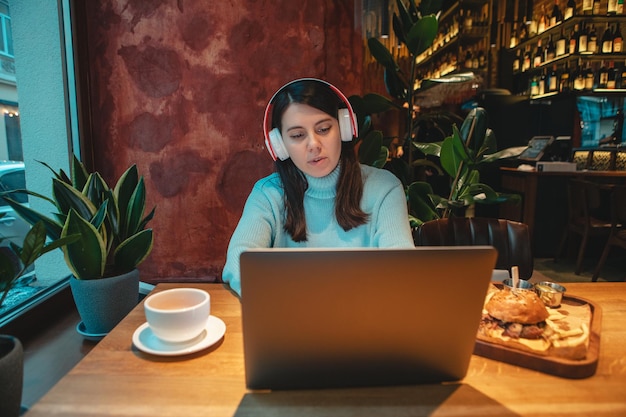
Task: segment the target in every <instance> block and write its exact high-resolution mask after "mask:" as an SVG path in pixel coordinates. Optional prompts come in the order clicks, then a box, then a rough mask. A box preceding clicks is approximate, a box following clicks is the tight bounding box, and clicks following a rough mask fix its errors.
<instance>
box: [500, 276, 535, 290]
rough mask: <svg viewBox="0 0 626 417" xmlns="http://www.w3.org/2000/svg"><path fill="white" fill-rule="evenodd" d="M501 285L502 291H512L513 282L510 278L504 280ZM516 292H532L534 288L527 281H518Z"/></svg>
mask: <svg viewBox="0 0 626 417" xmlns="http://www.w3.org/2000/svg"><path fill="white" fill-rule="evenodd" d="M502 285H504V289H507V290H511V289H513V280H512V279H511V278H508V279H505V280H504V281H502ZM515 289H516V290H524V291H534V286H533V284H531V283H530V282H528V281H525V280H523V279H520V280H519V283H518V286H517V288H515Z"/></svg>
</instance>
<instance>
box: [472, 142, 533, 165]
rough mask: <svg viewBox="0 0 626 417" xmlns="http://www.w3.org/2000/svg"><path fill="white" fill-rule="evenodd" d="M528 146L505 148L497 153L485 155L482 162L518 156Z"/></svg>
mask: <svg viewBox="0 0 626 417" xmlns="http://www.w3.org/2000/svg"><path fill="white" fill-rule="evenodd" d="M526 148H527V146H515V147H512V148H507V149H503V150H501V151H498V152H496V153H492V154H490V155H485V156H484V157H483V159H482V160H481V161H480V162H481V163H489V162H493V161H497V160H499V159H506V158H514V157H516V156H519V155H520V154H521V153H522V152H524V150H525V149H526Z"/></svg>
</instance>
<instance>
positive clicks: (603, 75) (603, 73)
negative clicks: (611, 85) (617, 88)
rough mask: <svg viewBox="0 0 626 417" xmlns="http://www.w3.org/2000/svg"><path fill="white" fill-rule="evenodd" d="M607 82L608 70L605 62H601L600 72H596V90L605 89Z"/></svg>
mask: <svg viewBox="0 0 626 417" xmlns="http://www.w3.org/2000/svg"><path fill="white" fill-rule="evenodd" d="M608 82H609V69H608V68H607V67H606V65H605V62H604V61H602V66H601V67H600V71H598V88H606V87H607V83H608Z"/></svg>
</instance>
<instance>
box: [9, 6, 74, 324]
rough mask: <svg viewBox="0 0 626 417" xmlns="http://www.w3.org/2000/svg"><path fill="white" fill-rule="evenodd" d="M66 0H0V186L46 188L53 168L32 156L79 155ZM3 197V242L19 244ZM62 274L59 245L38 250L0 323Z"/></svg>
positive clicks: (60, 281)
mask: <svg viewBox="0 0 626 417" xmlns="http://www.w3.org/2000/svg"><path fill="white" fill-rule="evenodd" d="M69 2H70V0H60V1H49V0H33V1H27V2H24V1H15V2H11V4H10V7H9V2H8V0H0V64H1V65H0V110H1V111H2V112H3V113H4V117H0V189H3V190H6V189H19V188H24V184H26V186H27V187H28V188H29V189H31V190H33V191H36V192H38V193H40V194H43V195H49V194H50V192H51V178H52V174H51V172H50V171H49V170H48V169H47V168H46V167H45V166H43V165H41V164H39V163H38V162H36V161H44V162H46V163H47V164H49V165H50V166H52V167H54V168H55V169H57V168H63V169H65V170H66V171H67V170H68V167H69V160H70V158H69V155H70V154H71V152H72V150H73V152H75V153H77V154H79V155H80V153H79V150H78V148H77V147H76V146H75V144H77V143H78V140H77V138H76V137H75V136H76V134H72V132H75V131H76V129H75V126H74V125H75V124H76V120H77V117H76V116H75V115H74V114H73V113H72V112H74V113H75V111H76V97H75V89H74V86H73V81H74V76H73V66H72V59H69V60H68V59H66V57H67V55H66V54H69V55H71V54H72V45H71V44H70V42H71V39H72V36H71V27H69V18H68V16H69ZM32 28H37V30H36V31H33V30H32ZM16 75H17V76H16ZM16 80H19V82H17V81H16ZM72 146H74V147H73V149H70V148H71V147H72ZM15 197H16V198H17V199H18V200H20V201H21V202H23V203H25V204H31V205H32V206H33V208H35V209H36V210H38V211H48V212H49V213H50V212H51V211H52V206H46V205H45V203H43V202H41V201H37V202H36V201H35V200H32V201H28V199H27V198H26V196H25V195H20V196H17V195H16V196H15ZM2 203H3V202H0V212H4V213H5V215H4V216H3V217H2V218H0V236H1V237H4V238H5V240H3V243H2V244H7V241H8V240H9V239H11V240H13V241H15V242H17V243H18V244H21V242H20V239H21V240H22V241H23V236H24V235H25V233H27V231H28V228H29V226H28V224H26V225H24V223H23V221H22V220H21V219H20V218H19V216H17V215H15V213H11V212H12V210H11V209H10V207H8V206H7V205H6V204H2ZM68 277H69V271H68V269H67V267H66V266H65V263H64V261H63V254H62V252H61V251H59V250H57V251H54V252H52V253H49V254H46V255H44V256H43V257H42V258H40V260H38V261H37V262H36V263H35V268H34V272H33V273H30V274H27V276H25V279H23V280H22V282H20V283H19V284H18V285H17V286H16V287H15V288H14V289H13V290H11V292H10V293H9V296H8V297H7V299H6V300H5V301H4V303H3V305H2V306H1V307H0V326H2V325H3V324H5V323H7V322H8V321H10V320H12V319H13V318H15V317H16V316H18V315H19V314H21V313H22V312H24V311H26V310H27V309H29V308H32V307H33V306H35V305H37V304H38V303H39V302H40V301H41V300H43V299H45V298H47V297H50V296H51V295H52V294H54V293H55V292H56V291H58V290H59V289H61V288H63V287H65V286H66V285H67V281H68Z"/></svg>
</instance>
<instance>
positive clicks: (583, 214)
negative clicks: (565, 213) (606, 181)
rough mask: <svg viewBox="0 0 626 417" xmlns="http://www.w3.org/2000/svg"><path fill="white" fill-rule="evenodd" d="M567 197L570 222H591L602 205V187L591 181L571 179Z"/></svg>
mask: <svg viewBox="0 0 626 417" xmlns="http://www.w3.org/2000/svg"><path fill="white" fill-rule="evenodd" d="M567 198H568V209H569V219H570V222H574V223H589V222H590V219H591V218H592V217H596V216H597V215H598V211H599V209H601V207H602V197H601V192H600V188H599V186H598V184H596V183H594V182H591V181H586V180H581V179H577V178H575V179H571V180H570V181H569V182H568V184H567Z"/></svg>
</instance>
